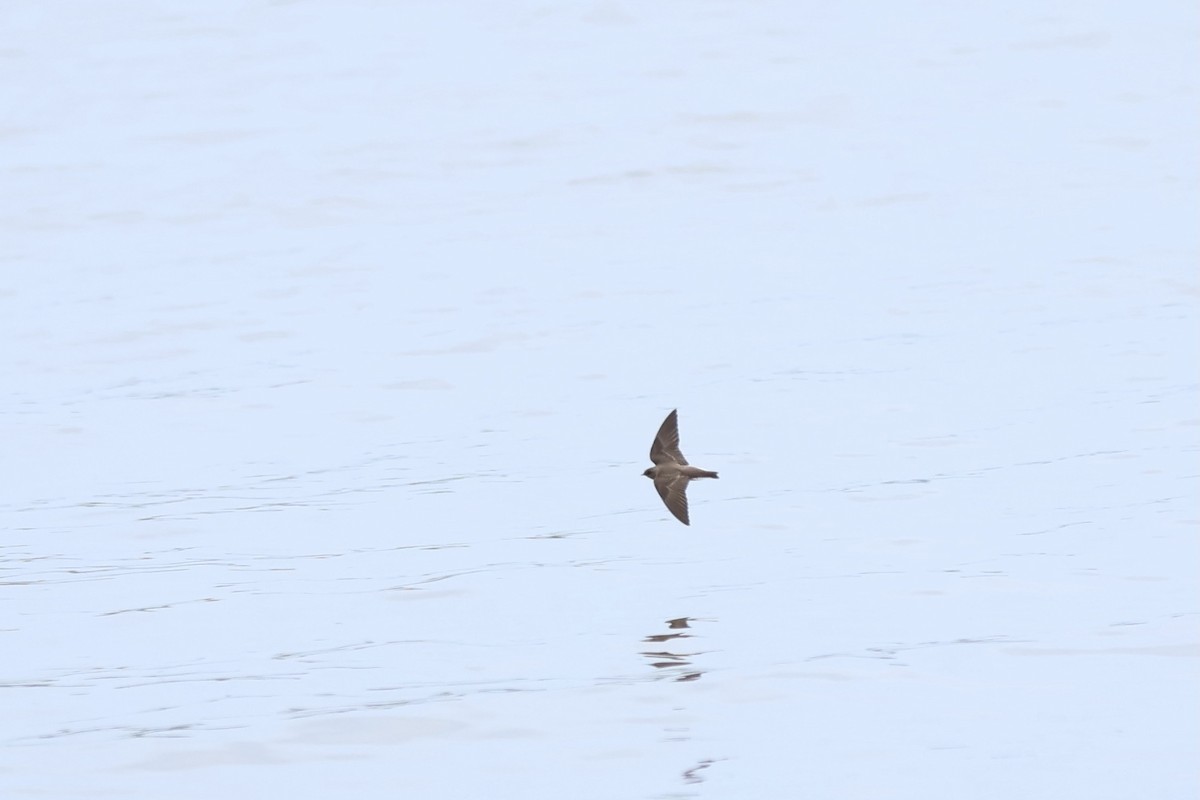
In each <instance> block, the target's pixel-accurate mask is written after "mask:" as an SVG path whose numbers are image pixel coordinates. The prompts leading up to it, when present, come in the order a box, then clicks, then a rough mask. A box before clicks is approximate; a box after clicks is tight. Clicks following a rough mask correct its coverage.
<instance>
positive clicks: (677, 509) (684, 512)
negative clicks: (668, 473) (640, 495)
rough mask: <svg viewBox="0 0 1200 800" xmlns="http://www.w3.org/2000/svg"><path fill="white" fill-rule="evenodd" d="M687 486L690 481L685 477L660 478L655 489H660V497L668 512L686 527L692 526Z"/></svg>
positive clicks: (656, 481)
mask: <svg viewBox="0 0 1200 800" xmlns="http://www.w3.org/2000/svg"><path fill="white" fill-rule="evenodd" d="M687 485H688V479H687V478H686V477H684V476H683V475H674V476H672V477H669V478H668V477H665V476H659V477H657V478H655V479H654V488H655V489H658V496H659V497H661V498H662V501H663V504H664V505H666V507H667V511H670V512H671V514H673V515H674V516H675V519H677V520H679V521H680V522H682V523H683V524H684V525H691V524H692V523H690V522H688V503H687Z"/></svg>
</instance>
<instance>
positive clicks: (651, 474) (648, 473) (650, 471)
mask: <svg viewBox="0 0 1200 800" xmlns="http://www.w3.org/2000/svg"><path fill="white" fill-rule="evenodd" d="M657 469H658V467H651V468H650V469H648V470H646V471H645V472H643V473H642V474H643V475H645V476H646V477H647V478H650V479H651V480H654V473H655V471H656V470H657Z"/></svg>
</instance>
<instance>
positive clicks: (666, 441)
mask: <svg viewBox="0 0 1200 800" xmlns="http://www.w3.org/2000/svg"><path fill="white" fill-rule="evenodd" d="M650 460H651V461H653V462H654V463H655V464H670V463H675V464H686V463H687V459H686V458H684V457H683V453H681V452H680V451H679V418H678V417H677V416H676V414H675V411H672V412H671V413H670V414H667V418H666V419H664V420H663V424H662V427H660V428H659V429H658V433H657V434H656V435H655V437H654V444H652V445H650ZM657 483H658V482H657V481H655V485H657ZM658 492H659V494H662V489H659V490H658ZM663 497H664V499H665V498H666V496H665V495H664V496H663ZM668 508H669V506H668ZM675 516H679V515H678V514H676V515H675ZM684 516H687V504H686V503H685V504H684Z"/></svg>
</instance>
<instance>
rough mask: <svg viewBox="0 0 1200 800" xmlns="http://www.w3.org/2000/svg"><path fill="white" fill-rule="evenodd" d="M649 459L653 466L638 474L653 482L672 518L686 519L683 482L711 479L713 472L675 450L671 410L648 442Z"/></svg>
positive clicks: (676, 437) (676, 430)
mask: <svg viewBox="0 0 1200 800" xmlns="http://www.w3.org/2000/svg"><path fill="white" fill-rule="evenodd" d="M650 460H651V461H653V462H654V466H653V467H651V468H650V469H648V470H646V471H645V472H643V473H642V474H643V475H645V476H646V477H647V478H650V479H652V480H653V481H654V488H655V489H657V490H658V496H659V497H661V498H662V501H663V503H664V504H665V505H666V507H667V511H670V512H671V513H672V514H673V515H674V516H675V519H677V520H679V521H680V522H682V523H683V524H684V525H691V523H690V522H688V502H687V485H688V483H689V482H690V481H691V480H692V479H693V478H715V477H717V473H715V472H710V471H708V470H706V469H700V468H699V467H693V466H692V465H690V464H688V462H687V459H686V458H684V457H683V453H681V452H679V418H678V417H677V416H676V413H675V411H672V412H671V413H670V414H667V418H666V419H664V420H663V424H662V427H660V428H659V429H658V433H657V434H656V435H655V437H654V444H652V445H650Z"/></svg>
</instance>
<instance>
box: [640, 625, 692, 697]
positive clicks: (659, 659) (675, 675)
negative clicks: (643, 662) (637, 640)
mask: <svg viewBox="0 0 1200 800" xmlns="http://www.w3.org/2000/svg"><path fill="white" fill-rule="evenodd" d="M690 622H692V618H691V617H678V618H676V619H669V620H667V629H668V630H669V631H671V632H670V633H655V634H651V635H650V636H647V637H645V638H644V639H642V641H643V642H649V643H652V644H664V643H667V642H672V641H674V640H682V639H690V638H692V634H691V632H690V630H691V625H690V624H689V623H690ZM642 655H644V656H645V657H646V658H648V659H650V666H652V667H654V668H655V669H662V670H670V672H669V673H668V674H669V675H670V677H671V680H674V681H677V682H679V683H683V682H685V681H694V680H698V679H699V678H700V676H701V675H703V674H704V672H703V671H702V670H696V669H689V667H691V666H692V662H691V659H692V658H693V657H695V656H697V655H699V654H698V653H682V652H676V651H675V650H673V649H672V650H643V651H642ZM663 677H667V675H664V676H663Z"/></svg>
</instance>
